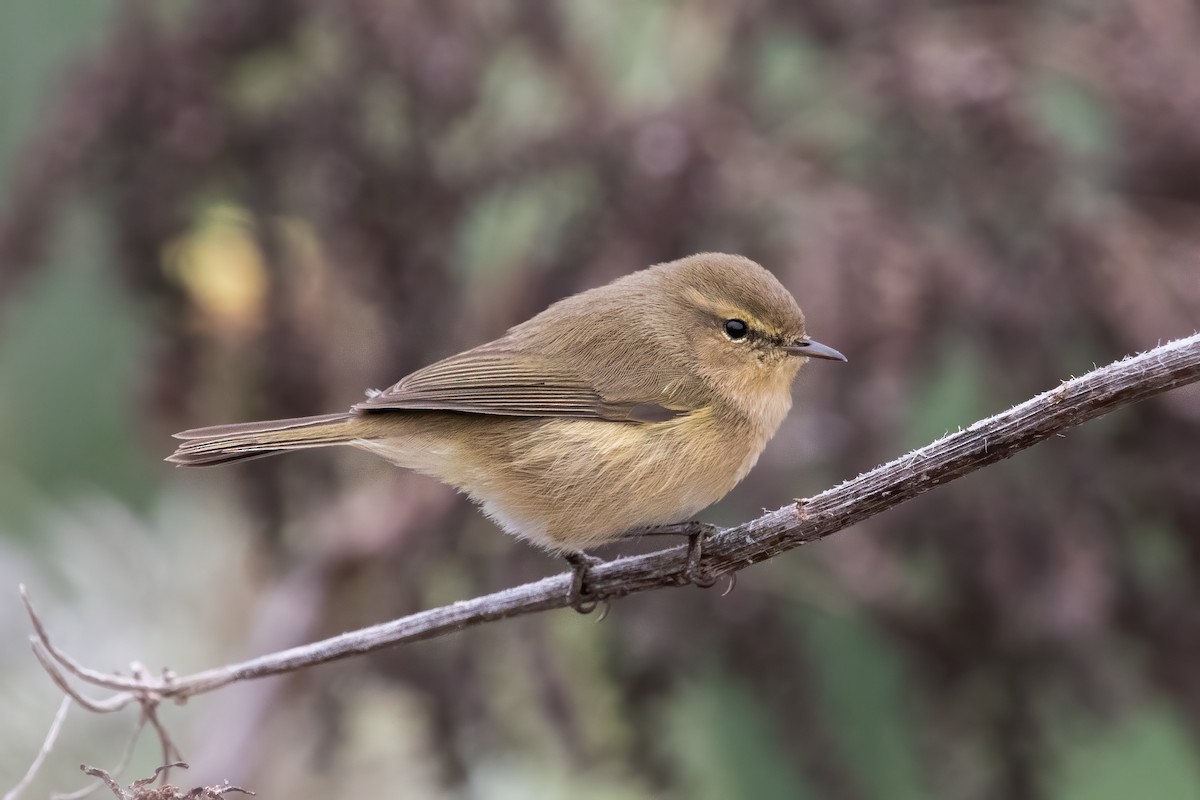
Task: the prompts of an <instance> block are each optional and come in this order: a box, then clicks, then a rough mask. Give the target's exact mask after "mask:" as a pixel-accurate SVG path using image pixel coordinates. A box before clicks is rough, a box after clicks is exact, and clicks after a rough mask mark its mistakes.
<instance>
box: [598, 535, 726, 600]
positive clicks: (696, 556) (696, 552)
mask: <svg viewBox="0 0 1200 800" xmlns="http://www.w3.org/2000/svg"><path fill="white" fill-rule="evenodd" d="M720 531H721V529H720V528H718V527H717V526H716V525H710V524H709V523H707V522H700V521H699V520H694V519H693V520H688V521H687V522H672V523H670V524H668V525H650V526H649V527H645V528H634V529H633V530H631V531H627V532H626V533H624V534H623V536H622V538H628V539H639V538H641V537H643V536H686V537H687V540H688V551H687V569H686V571H685V572H684V577H685V578H687V581H688V583H693V584H695V585H696V586H699V587H700V588H701V589H707V588H708V587H710V586H712V585H713V584H714V583H716V582H717V579H716V577H715V576H713V575H709V574H707V573H706V572H704V571H703V570H702V569H701V568H700V559H702V558H703V557H704V540H705V539H707V538H708V537H710V536H715V535H716V534H718V533H720Z"/></svg>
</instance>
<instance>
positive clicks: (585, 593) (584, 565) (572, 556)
mask: <svg viewBox="0 0 1200 800" xmlns="http://www.w3.org/2000/svg"><path fill="white" fill-rule="evenodd" d="M563 557H564V558H565V559H566V560H567V563H568V564H570V565H571V589H570V594H568V595H567V599H568V602H569V603H570V605H571V608H573V609H575V610H576V611H577V612H579V613H580V614H591V613H592V612H593V611H595V610H596V608H597V607H599V606H600V604H601V603H603V604H604V611H603V612H601V614H600V617H599V619H604V617H605V616H606V615H607V614H608V603H607V602H606V601H604V600H603V599H601V598H597V597H592V596H591V587H590V586H589V585H588V584H589V583H590V582H591V581H590V579H591V571H592V567H596V566H599V565H600V564H603V563H604V559H602V558H596V557H595V556H589V555H588V554H587V553H584V552H575V553H567V554H566V555H565V556H563Z"/></svg>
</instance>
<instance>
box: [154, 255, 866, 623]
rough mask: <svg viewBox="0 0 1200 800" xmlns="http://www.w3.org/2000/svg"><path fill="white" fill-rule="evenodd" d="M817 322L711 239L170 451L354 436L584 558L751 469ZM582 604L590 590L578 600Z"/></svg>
mask: <svg viewBox="0 0 1200 800" xmlns="http://www.w3.org/2000/svg"><path fill="white" fill-rule="evenodd" d="M814 358H815V359H826V360H833V361H845V360H846V357H845V356H844V355H842V354H841V353H840V352H838V351H837V350H834V349H833V348H831V347H828V346H826V345H823V344H821V343H819V342H816V341H813V340H812V339H810V338H809V337H808V334H807V330H806V326H805V317H804V314H803V312H802V311H801V310H800V307H799V305H797V303H796V300H795V299H794V298H793V297H792V295H791V294H790V293H789V292H788V291H787V289H785V288H784V287H783V285H782V284H781V283H780V282H779V281H778V279H776V278H775V276H774V275H772V274H771V272H769V271H768V270H767V269H765V268H764V267H762V266H761V265H759V264H758V263H756V262H754V261H752V260H750V259H748V258H745V257H742V256H738V255H730V254H724V253H700V254H696V255H692V256H688V257H686V258H681V259H678V260H675V261H671V262H667V263H662V264H657V265H655V266H651V267H649V268H646V269H642V270H639V271H636V272H633V273H630V274H628V275H625V276H623V277H620V278H618V279H616V280H614V281H612V282H611V283H608V284H606V285H604V286H599V287H596V288H592V289H588V290H585V291H582V292H579V293H578V294H574V295H572V296H569V297H566V298H565V299H562V300H559V301H558V302H556V303H554V304H553V305H551V306H549V307H548V308H546V310H544V311H542V312H541V313H539V314H537V315H536V316H534V317H532V318H531V319H529V320H528V321H526V322H523V323H521V324H519V325H516V326H514V327H512V328H510V329H509V330H508V331H507V332H506V333H504V335H502V336H501V337H500V338H498V339H495V340H494V341H491V342H488V343H486V344H482V345H479V346H478V347H475V348H472V349H470V350H466V351H465V352H462V353H459V354H457V355H453V356H450V357H448V358H445V359H443V360H441V361H437V362H436V363H433V364H430V365H429V366H426V367H424V368H422V369H418V370H417V371H415V372H413V373H411V374H409V375H408V376H406V377H404V378H402V379H401V380H400V381H399V382H397V383H395V384H394V385H392V386H391V387H389V388H387V389H385V390H382V391H370V392H368V393H367V397H366V399H365V400H363V401H361V402H358V403H356V404H354V405H353V406H352V407H350V408H349V409H348V410H346V411H342V412H338V413H333V414H325V415H320V416H312V417H301V418H295V419H277V420H267V421H261V422H248V423H238V424H232V425H217V426H212V427H205V428H196V429H193V430H186V431H182V432H180V433H177V434H175V437H176V438H178V439H180V440H181V442H180V444H179V445H178V448H177V449H176V451H175V452H174V453H173V454H172V455H170V456H168V458H167V459H166V460H167V461H169V462H172V463H174V464H177V465H180V466H188V467H196V466H210V465H216V464H225V463H229V462H235V461H242V460H247V459H252V458H259V457H263V456H269V455H275V454H279V453H285V452H289V451H293V450H303V449H308V448H316V447H330V446H335V445H348V446H350V447H355V448H358V449H360V450H365V451H367V452H370V453H374V454H375V455H377V456H381V457H382V458H384V459H386V460H387V461H390V462H391V463H393V464H395V465H397V466H400V467H404V468H407V469H410V470H414V471H416V472H419V473H421V474H424V475H428V476H431V477H433V478H435V479H437V480H439V481H442V482H444V483H447V484H450V485H451V486H453V487H455V488H457V489H458V490H460V491H462V492H464V493H466V494H467V495H468V496H469V497H470V498H471V499H472V500H473V501H474V502H475V503H477V504H478V505H479V506H480V507H481V508H482V510H483V512H484V513H485V514H486V515H487V516H488V517H490V518H491V519H493V520H494V521H495V522H496V523H498V524H499V526H500V527H501V528H503V529H504V530H505V531H507V532H508V533H511V534H513V535H515V536H517V537H518V538H520V539H524V540H527V541H529V542H531V543H532V544H534V545H537V546H540V547H541V548H543V549H545V550H547V551H549V552H551V553H556V554H559V555H563V556H565V557H566V558H567V559H568V561H569V562H570V563H571V564H572V567H573V569H574V571H575V579H574V581H573V584H572V592H573V593H574V595H575V600H576V601H579V598H580V596H581V595H582V594H583V593H585V585H586V580H587V573H588V568H589V565H590V564H592V563H594V560H593V559H591V558H590V557H589V556H587V555H586V551H588V550H590V549H592V548H594V547H597V546H599V545H602V544H606V543H608V542H612V541H615V540H617V539H620V538H624V537H626V536H629V535H637V534H639V533H641V534H646V533H659V532H682V533H687V534H688V535H689V541H690V542H691V544H692V545H693V546H692V547H690V548H689V556H688V558H689V565H688V572H689V575H690V574H691V573H692V572H693V571H694V569H695V566H696V561H697V559H698V558H699V545H698V542H699V541H700V540H702V538H703V537H702V536H701V535H700V534H705V535H706V534H707V533H708V532H710V531H711V530H712V528H711V526H705V525H703V523H697V522H695V521H694V520H692V517H693V516H694V515H695V514H696V513H697V512H699V511H701V510H703V509H704V508H706V507H708V506H709V505H711V504H713V503H715V502H716V501H717V500H719V499H721V498H722V497H724V496H725V495H726V494H727V493H728V492H729V491H730V490H731V489H732V488H733V487H734V486H736V485H737V484H738V483H739V482H740V481H741V480H742V479H743V478H744V477H745V476H746V474H747V473H748V472H749V471H750V469H751V468H752V467H753V466H754V464H755V463H756V461H757V460H758V457H759V455H760V454H761V453H762V451H763V448H764V447H765V446H766V444H767V442H768V441H769V440H770V439H771V437H772V436H773V435H774V434H775V432H776V431H777V430H778V429H779V426H780V424H781V423H782V422H783V419H784V417H785V416H786V415H787V413H788V411H789V409H790V408H791V405H792V397H791V386H792V382H793V380H794V379H795V377H796V375H797V373H798V371H799V370H800V368H801V366H802V365H803V364H805V363H806V362H807V361H808V360H809V359H814ZM575 604H576V607H577V608H579V609H580V610H583V608H582V605H583V604H582V601H580V602H576V603H575Z"/></svg>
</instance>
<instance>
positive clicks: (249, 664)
mask: <svg viewBox="0 0 1200 800" xmlns="http://www.w3.org/2000/svg"><path fill="white" fill-rule="evenodd" d="M1197 380H1200V333H1197V334H1193V335H1192V336H1189V337H1187V338H1185V339H1178V340H1176V341H1173V342H1170V343H1168V344H1165V345H1160V346H1159V347H1156V348H1154V349H1153V350H1149V351H1147V352H1145V353H1142V354H1141V355H1138V356H1134V357H1131V358H1126V359H1124V360H1122V361H1118V362H1116V363H1113V364H1110V365H1109V366H1107V367H1102V368H1100V369H1096V370H1093V371H1092V372H1089V373H1088V374H1086V375H1084V376H1082V377H1080V378H1074V379H1072V380H1069V381H1065V382H1063V383H1062V384H1061V385H1060V386H1059V387H1058V388H1056V389H1053V390H1051V391H1048V392H1044V393H1042V394H1040V395H1038V396H1037V397H1034V398H1033V399H1031V400H1027V401H1025V402H1024V403H1021V404H1020V405H1017V406H1014V407H1013V408H1010V409H1009V410H1007V411H1004V412H1002V413H1000V414H997V415H995V416H993V417H989V418H987V419H984V420H980V421H979V422H976V423H975V424H973V425H971V427H969V428H967V429H966V430H960V431H958V432H957V433H953V434H950V435H948V436H944V437H943V438H941V439H939V440H938V441H936V442H933V443H932V444H930V445H927V446H925V447H922V448H920V449H918V450H914V451H913V452H911V453H909V454H908V455H905V456H902V457H900V458H897V459H895V460H894V461H890V462H888V463H887V464H884V465H882V466H879V467H876V468H875V469H873V470H871V471H870V472H866V473H864V474H862V475H860V476H858V477H857V478H854V479H853V480H849V481H846V482H844V483H842V484H841V485H839V486H835V487H834V488H832V489H829V490H827V491H824V492H822V493H820V494H818V495H816V496H814V497H812V498H809V499H806V500H798V501H796V502H795V503H792V504H790V505H787V506H784V507H783V508H780V509H778V510H776V511H771V512H768V513H766V514H764V515H763V516H761V517H759V518H757V519H754V520H751V521H750V522H746V523H744V524H742V525H738V526H737V527H734V528H729V529H727V530H724V531H722V532H721V533H720V534H718V535H716V536H715V537H713V538H712V539H710V540H708V541H707V542H706V544H705V547H704V557H703V562H702V567H703V568H704V569H706V570H707V572H708V573H709V574H711V575H713V576H720V575H732V574H733V573H735V572H737V571H738V570H741V569H744V568H745V567H748V566H750V565H751V564H756V563H758V562H760V561H765V560H767V559H769V558H773V557H774V556H777V555H779V554H780V553H785V552H787V551H788V550H791V549H793V548H796V547H799V546H800V545H802V544H806V543H808V542H813V541H816V540H818V539H822V538H824V537H826V536H828V535H829V534H831V533H835V532H836V531H839V530H842V529H843V528H846V527H848V526H850V525H853V524H854V523H856V522H858V521H860V520H863V519H866V518H867V517H871V516H874V515H875V514H878V513H880V512H882V511H886V510H887V509H889V508H892V507H894V506H897V505H899V504H900V503H903V502H904V501H906V500H909V499H911V498H913V497H916V496H917V495H919V494H923V493H925V492H927V491H929V490H930V489H932V488H934V487H935V486H938V485H940V484H942V483H945V482H947V481H950V480H953V479H955V478H958V477H961V476H963V475H966V474H967V473H969V472H973V471H975V470H977V469H980V468H981V467H985V466H987V465H988V464H993V463H995V462H997V461H1000V460H1001V459H1004V458H1008V457H1009V456H1011V455H1013V454H1014V453H1016V452H1018V451H1020V450H1023V449H1025V448H1026V447H1029V446H1031V445H1034V444H1036V443H1038V442H1040V441H1042V440H1043V439H1046V438H1048V437H1050V436H1052V435H1054V434H1057V433H1060V432H1062V431H1064V430H1066V429H1068V428H1070V427H1073V426H1075V425H1078V424H1079V423H1081V422H1086V421H1087V420H1090V419H1094V418H1095V417H1098V416H1101V415H1102V414H1106V413H1108V412H1109V411H1112V410H1114V409H1116V408H1120V407H1122V406H1126V405H1129V404H1131V403H1135V402H1137V401H1139V400H1144V399H1145V398H1147V397H1151V396H1153V395H1156V394H1160V393H1162V392H1165V391H1167V390H1169V389H1174V388H1176V387H1179V386H1183V385H1185V384H1189V383H1193V382H1195V381H1197ZM686 561H687V559H686V548H685V547H682V546H678V547H671V548H667V549H664V550H659V551H656V552H653V553H649V554H647V555H642V556H635V557H630V558H622V559H618V560H615V561H610V562H607V563H604V564H601V565H598V566H596V567H593V568H592V569H591V571H590V573H589V598H592V597H594V598H595V599H597V600H612V599H616V598H619V597H624V596H625V595H629V594H634V593H636V592H645V591H649V590H651V589H661V588H664V587H668V586H678V585H681V584H683V583H687V579H686V577H685V571H686V569H687V563H686ZM570 586H571V576H570V575H569V574H562V575H556V576H554V577H551V578H545V579H543V580H540V581H537V582H535V583H529V584H525V585H524V586H516V587H513V588H511V589H505V590H504V591H501V592H496V593H494V594H489V595H485V596H483V597H476V598H474V599H471V600H462V601H459V602H457V603H453V604H451V605H448V606H444V607H441V608H434V609H430V610H428V611H422V612H420V613H417V614H411V615H409V616H407V617H401V618H400V619H396V620H392V621H391V622H385V623H381V624H379V625H374V626H371V627H369V628H363V629H361V630H357V631H352V632H350V633H344V634H342V635H340V636H335V637H332V638H330V639H325V640H324V641H320V642H315V643H313V644H308V645H303V646H301V647H294V648H292V649H290V650H284V651H281V652H278V653H273V654H270V655H266V656H261V657H259V658H255V659H251V660H249V661H244V662H242V663H240V664H233V665H230V666H225V667H220V668H217V669H211V670H207V671H204V672H198V673H196V674H194V675H189V676H185V677H177V676H174V675H172V674H170V673H166V674H164V675H163V676H162V677H161V678H155V677H152V676H149V675H147V674H145V673H144V672H141V671H139V670H135V674H134V676H133V677H132V678H131V677H128V676H121V675H106V674H103V673H97V672H95V671H92V670H87V669H84V668H83V667H81V666H79V665H78V664H76V663H75V662H73V661H72V660H70V659H69V658H68V657H67V656H66V655H65V654H63V653H62V652H61V651H59V650H58V649H57V648H55V647H54V646H53V645H52V644H51V643H50V640H49V636H48V635H47V634H46V632H45V629H44V628H43V626H42V624H41V622H40V621H39V620H38V619H37V616H36V614H34V611H33V608H32V606H29V605H28V601H26V602H27V606H28V608H29V613H30V616H31V617H32V618H33V620H34V626H35V629H36V630H37V631H38V634H37V635H36V636H34V637H31V638H32V639H33V643H34V648H35V651H38V652H39V656H41V657H47V656H49V657H52V658H53V659H54V660H55V661H56V662H57V664H58V666H59V667H60V668H61V669H63V670H65V671H66V672H69V673H71V674H72V675H74V676H75V677H76V678H78V679H79V680H82V681H85V682H87V683H91V684H94V685H97V686H102V687H105V688H108V689H111V690H114V691H115V692H116V694H114V695H113V696H112V697H110V698H108V699H107V700H106V701H104V702H103V708H104V709H107V710H115V709H116V708H118V707H120V706H122V705H124V704H126V703H128V702H130V701H137V702H139V703H141V704H142V705H143V707H146V706H147V705H148V704H149V705H153V704H156V703H157V702H160V701H161V700H162V699H166V698H172V699H174V700H176V701H178V702H182V701H184V700H185V699H186V698H188V697H191V696H193V695H197V694H202V693H204V692H209V691H212V690H214V689H217V688H220V687H222V686H225V685H227V684H230V683H233V682H235V681H241V680H249V679H252V678H263V677H266V676H268V675H278V674H281V673H285V672H290V671H293V670H297V669H301V668H303V667H309V666H313V665H315V664H323V663H325V662H328V661H334V660H336V659H340V658H347V657H349V656H353V655H358V654H360V653H368V652H371V651H373V650H378V649H380V648H383V647H390V646H393V645H397V644H402V643H404V642H415V641H419V640H421V639H430V638H433V637H436V636H441V635H444V634H447V633H450V632H452V631H459V630H462V629H464V628H469V627H471V626H473V625H480V624H482V623H485V622H493V621H495V620H500V619H506V618H509V617H516V616H521V615H523V614H532V613H534V612H538V611H548V610H550V609H553V608H563V607H566V606H568V605H569V604H570V602H569V598H568V593H569V590H570ZM51 672H52V674H54V675H56V680H64V677H63V676H62V674H61V672H60V671H59V670H57V669H52V670H51ZM73 696H74V697H76V699H77V700H79V699H81V698H80V697H79V696H78V695H73ZM92 704H93V705H98V703H96V701H92Z"/></svg>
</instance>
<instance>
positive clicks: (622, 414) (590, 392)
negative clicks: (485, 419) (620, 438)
mask: <svg viewBox="0 0 1200 800" xmlns="http://www.w3.org/2000/svg"><path fill="white" fill-rule="evenodd" d="M388 409H420V410H426V411H459V412H465V413H469V414H496V415H501V416H515V417H576V418H582V419H604V420H614V421H622V422H662V421H665V420H668V419H673V418H674V417H677V416H679V415H681V414H684V413H686V411H683V410H680V409H672V408H668V407H667V406H663V405H657V404H654V403H645V402H640V403H639V402H634V401H625V400H623V399H621V398H608V397H604V396H603V395H602V394H601V392H600V391H598V390H597V389H596V388H595V387H594V386H592V385H591V384H590V383H589V382H588V381H587V380H586V379H584V378H583V377H582V376H581V375H579V374H578V373H576V372H572V371H570V370H566V369H563V368H561V367H550V366H547V365H546V364H545V363H543V362H540V361H538V360H536V359H531V358H530V357H529V356H528V355H526V354H523V353H521V352H519V351H516V350H494V349H493V350H480V349H476V350H469V351H467V352H465V353H460V354H459V355H456V356H451V357H450V358H447V359H444V360H442V361H439V362H437V363H435V364H430V365H429V366H428V367H425V368H424V369H419V370H417V371H416V372H414V373H412V374H411V375H409V376H408V377H406V378H404V379H403V380H401V381H400V382H399V383H397V384H396V385H395V386H392V387H391V388H389V389H386V390H384V391H382V392H380V393H379V394H377V395H375V396H374V397H371V398H369V399H367V400H365V401H363V402H361V403H358V404H357V405H355V406H354V410H356V411H363V412H370V411H384V410H388Z"/></svg>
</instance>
